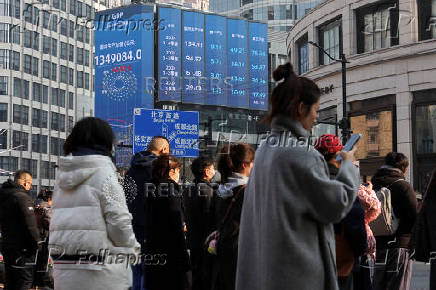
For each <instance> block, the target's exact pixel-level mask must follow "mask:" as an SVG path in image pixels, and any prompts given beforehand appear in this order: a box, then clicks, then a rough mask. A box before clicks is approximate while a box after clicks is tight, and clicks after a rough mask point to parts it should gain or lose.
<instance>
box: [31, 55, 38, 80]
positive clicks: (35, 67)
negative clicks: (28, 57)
mask: <svg viewBox="0 0 436 290" xmlns="http://www.w3.org/2000/svg"><path fill="white" fill-rule="evenodd" d="M32 75H34V76H36V77H37V76H38V75H39V59H38V58H37V57H32Z"/></svg>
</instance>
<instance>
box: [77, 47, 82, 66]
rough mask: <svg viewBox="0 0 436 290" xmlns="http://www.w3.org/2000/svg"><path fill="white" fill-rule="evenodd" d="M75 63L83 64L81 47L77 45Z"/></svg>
mask: <svg viewBox="0 0 436 290" xmlns="http://www.w3.org/2000/svg"><path fill="white" fill-rule="evenodd" d="M76 54H77V64H82V65H83V48H79V47H77V52H76Z"/></svg>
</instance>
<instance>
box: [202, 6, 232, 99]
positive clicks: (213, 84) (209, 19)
mask: <svg viewBox="0 0 436 290" xmlns="http://www.w3.org/2000/svg"><path fill="white" fill-rule="evenodd" d="M205 21H206V24H205V26H206V31H205V32H206V36H205V38H206V49H205V51H206V60H205V65H206V104H207V105H219V106H225V105H226V104H227V94H226V85H225V80H226V77H227V71H226V67H227V51H226V50H227V41H226V40H227V35H226V18H225V17H223V16H218V15H212V14H209V15H206V20H205Z"/></svg>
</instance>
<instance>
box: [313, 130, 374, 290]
mask: <svg viewBox="0 0 436 290" xmlns="http://www.w3.org/2000/svg"><path fill="white" fill-rule="evenodd" d="M314 147H315V149H316V150H318V151H319V152H320V153H321V154H322V155H323V156H324V159H325V160H326V162H327V165H328V168H329V172H330V178H331V179H336V175H337V174H338V172H339V168H340V167H341V162H340V161H337V160H336V156H337V155H338V154H339V152H340V151H341V150H342V148H344V146H342V143H341V141H340V140H339V138H338V136H336V135H333V134H325V135H322V136H321V137H320V138H319V139H318V140H317V141H316V143H315V146H314ZM334 229H335V239H336V269H337V274H338V284H339V289H341V290H345V289H347V290H349V289H353V269H354V268H355V264H358V263H359V257H360V256H361V255H363V254H364V253H365V251H366V249H367V247H368V244H367V236H366V228H365V216H364V209H363V207H362V205H361V204H360V201H359V198H356V200H355V201H354V204H353V207H352V208H351V210H350V212H349V213H348V214H347V215H346V216H345V218H344V219H343V220H341V221H340V222H339V223H338V224H335V225H334Z"/></svg>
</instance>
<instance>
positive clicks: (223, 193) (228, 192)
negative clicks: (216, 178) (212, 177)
mask: <svg viewBox="0 0 436 290" xmlns="http://www.w3.org/2000/svg"><path fill="white" fill-rule="evenodd" d="M247 183H248V177H246V176H244V175H242V174H240V173H236V172H233V174H232V176H230V177H229V180H228V181H227V183H224V184H220V186H219V187H218V194H219V196H220V197H222V198H227V197H231V196H233V189H234V188H235V187H238V186H241V185H246V184H247Z"/></svg>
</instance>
